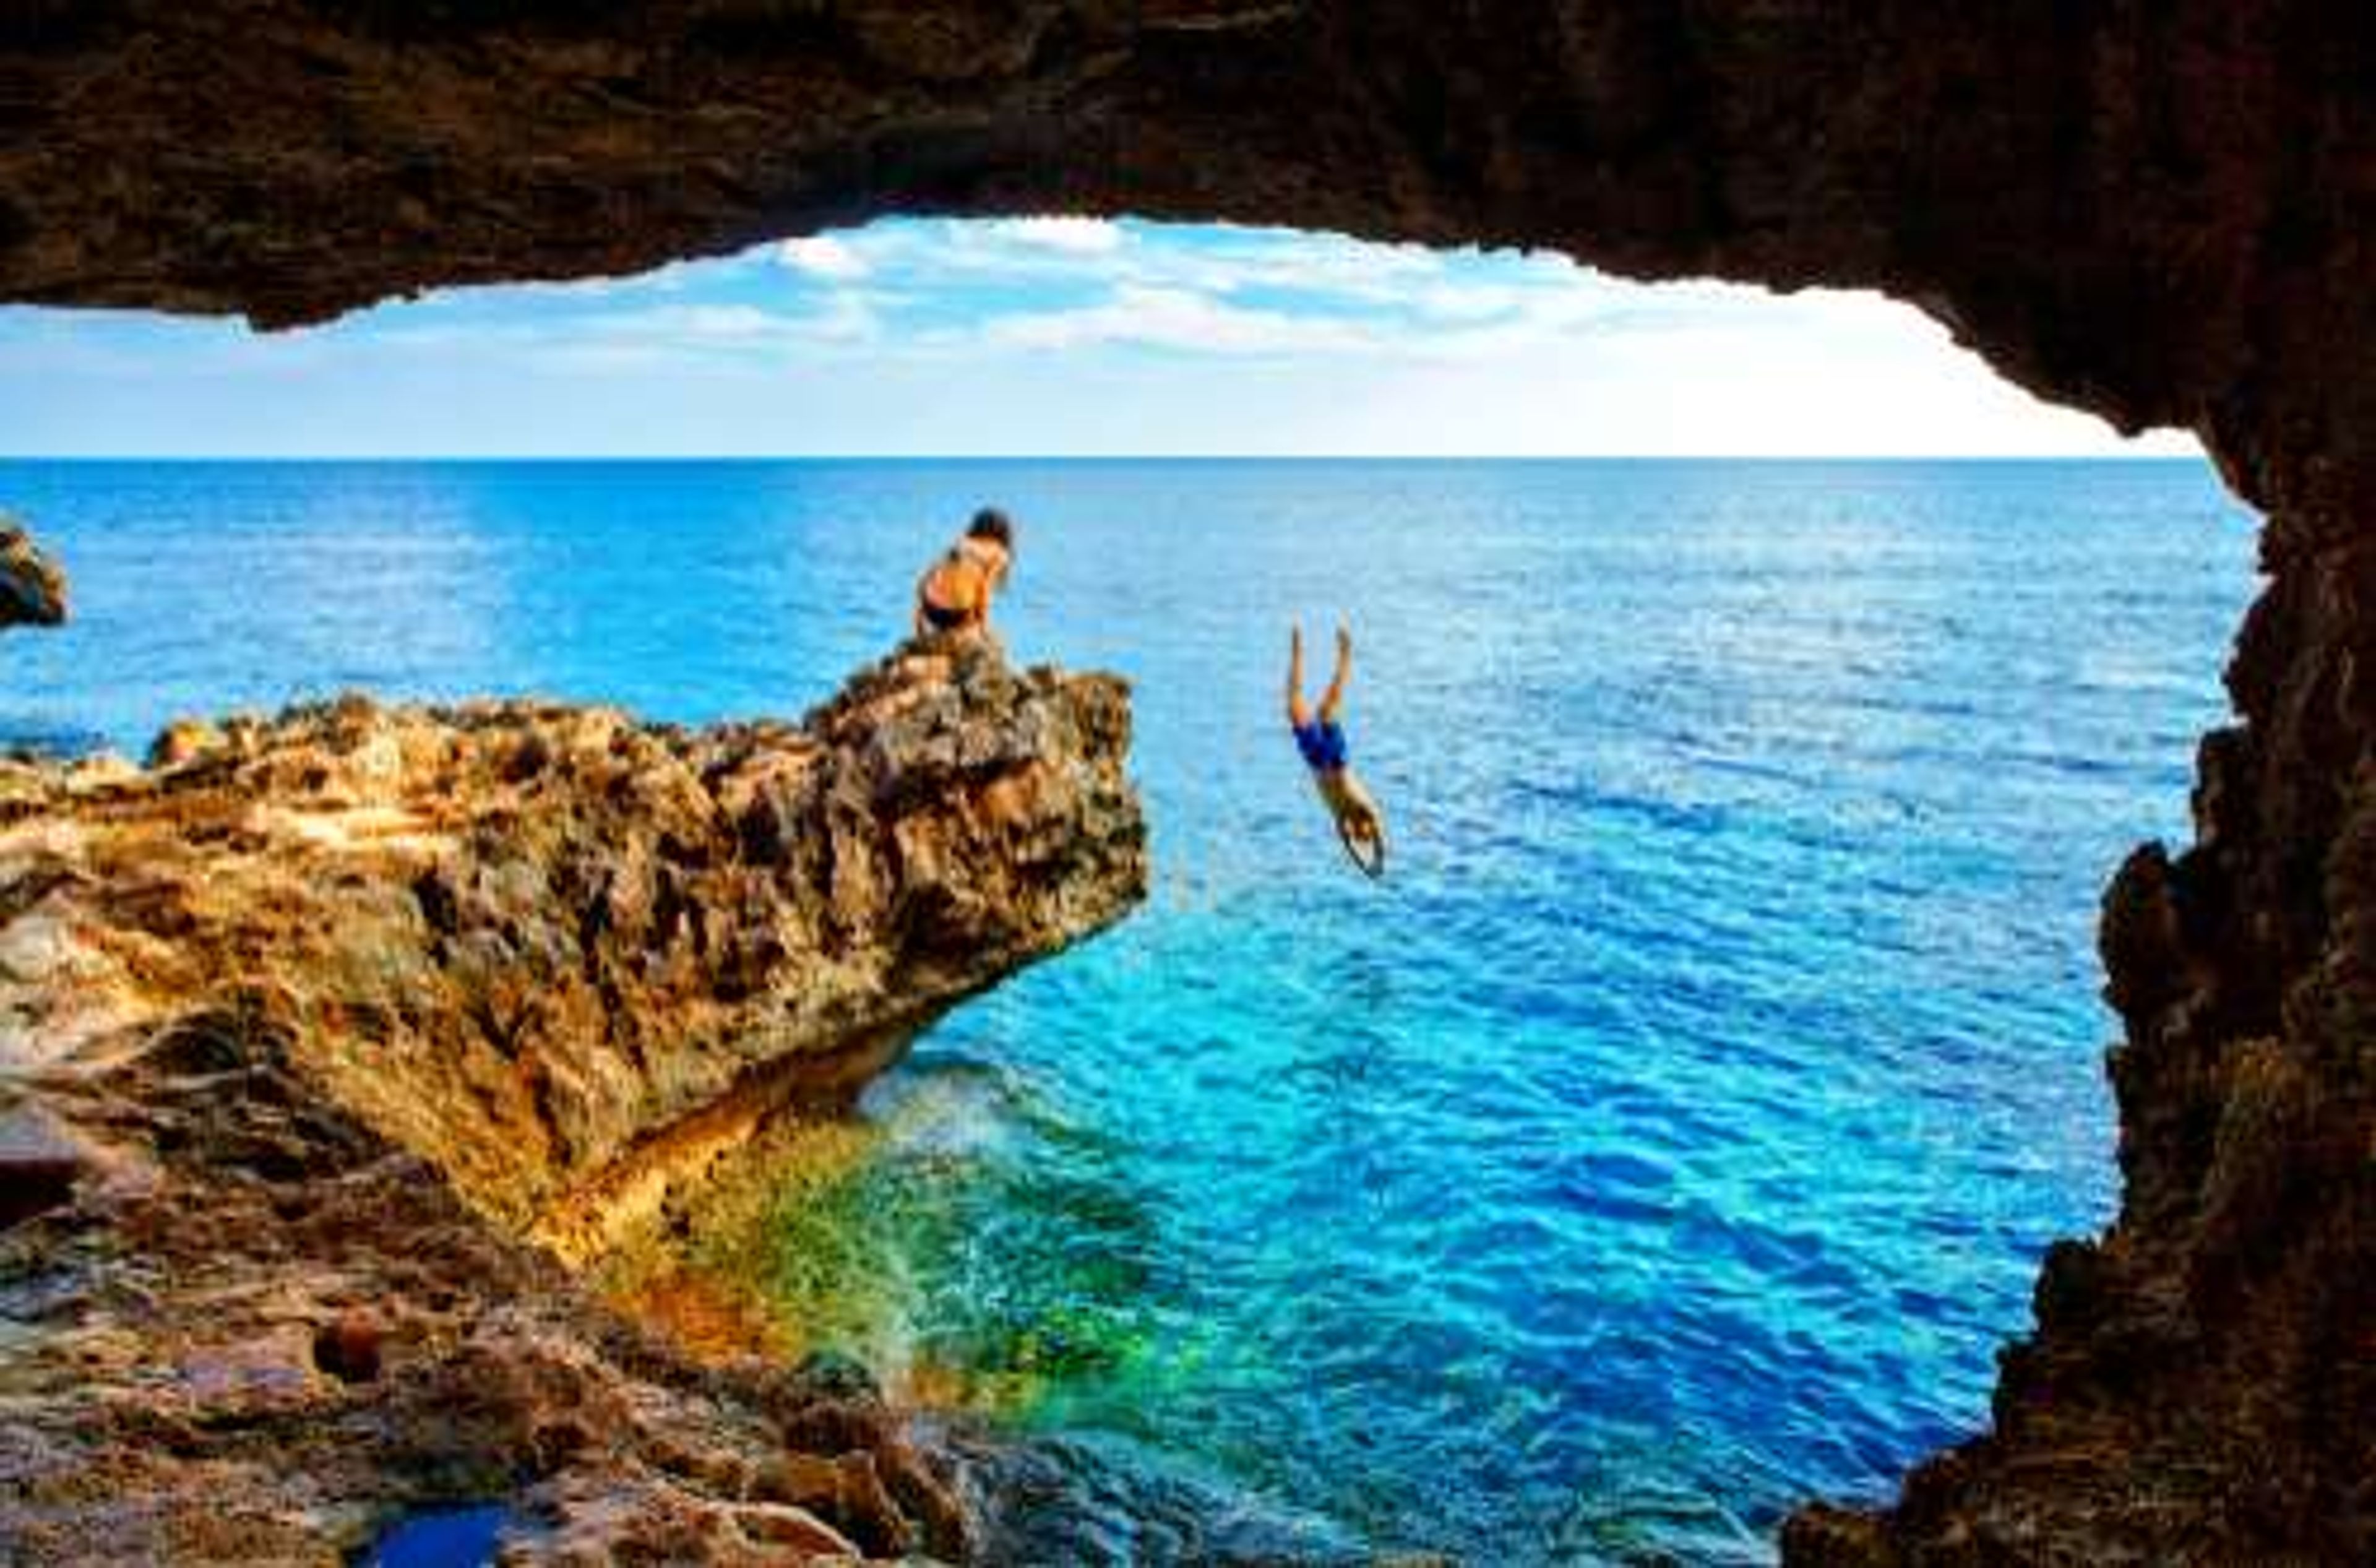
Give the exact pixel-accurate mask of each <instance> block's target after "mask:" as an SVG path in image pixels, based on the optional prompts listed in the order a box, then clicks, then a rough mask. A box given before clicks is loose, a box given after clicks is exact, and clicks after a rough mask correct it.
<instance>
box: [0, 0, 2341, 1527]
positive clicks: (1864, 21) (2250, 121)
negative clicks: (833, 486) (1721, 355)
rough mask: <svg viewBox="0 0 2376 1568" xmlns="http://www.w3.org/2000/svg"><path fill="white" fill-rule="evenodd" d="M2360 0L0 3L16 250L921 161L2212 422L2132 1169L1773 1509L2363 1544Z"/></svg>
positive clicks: (770, 216)
mask: <svg viewBox="0 0 2376 1568" xmlns="http://www.w3.org/2000/svg"><path fill="white" fill-rule="evenodd" d="M2371 18H2376V13H2371V12H2370V11H2369V10H2368V9H2367V8H2366V7H2364V6H2361V7H2353V6H2335V5H2331V4H2325V3H2323V0H2173V3H2171V4H2167V5H2155V6H2147V5H2142V4H2135V3H2107V4H2099V5H2091V6H2052V5H2046V4H2042V3H2034V0H2022V3H2015V4H2007V5H1999V6H1979V7H1973V6H1964V7H1946V6H1936V5H1929V4H1921V3H1918V0H1883V3H1880V4H1874V5H1870V6H1849V7H1843V6H1834V5H1824V4H1818V3H1816V0H1770V3H1766V4H1759V5H1754V6H1749V5H1741V6H1674V5H1669V4H1665V3H1662V0H1601V3H1592V0H1475V3H1472V4H1468V5H1464V6H1442V5H1435V4H1428V3H1426V0H1147V3H1143V4H1137V5H1132V6H1118V5H1107V4H1103V3H1100V0H1018V3H1012V4H1005V3H1002V4H996V5H992V4H987V3H982V4H969V5H955V4H941V5H909V4H897V5H895V4H890V3H888V0H833V3H829V4H827V3H799V4H794V3H790V0H657V3H655V4H652V5H647V6H635V7H613V8H611V9H608V10H594V9H585V8H572V7H566V6H552V5H546V4H539V3H535V0H451V3H446V4H439V5H424V6H405V5H398V4H394V3H385V4H383V3H379V0H241V3H240V4H238V5H236V6H233V5H232V4H231V3H230V0H102V3H77V4H65V3H63V0H45V3H37V4H33V5H30V6H17V7H15V8H13V9H11V10H9V11H8V12H6V14H5V15H0V126H5V128H6V132H7V135H6V137H0V297H8V298H15V299H24V300H47V301H55V302H62V303H63V302H76V303H109V304H149V305H157V306H161V307H164V308H169V309H178V310H197V311H229V310H239V311H245V312H247V313H248V314H249V315H252V316H254V317H255V319H257V320H258V321H260V322H264V323H267V324H283V323H290V322H295V321H302V320H309V319H313V318H315V317H318V316H323V315H329V314H332V313H335V312H337V311H339V310H341V309H345V308H348V307H350V306H353V305H356V304H360V303H364V302H367V301H370V300H373V299H376V298H379V297H382V296H384V295H387V294H393V293H400V292H405V291H411V290H415V289H419V288H422V287H425V286H428V285H431V284H437V283H448V282H463V281H483V280H492V279H513V278H527V277H559V276H575V275H581V274H586V273H590V272H606V271H623V270H627V269H631V268H634V267H642V266H647V265H649V264H652V263H656V262H659V261H661V260H664V259H669V258H671V257H675V256H680V255H697V254H705V253H711V252H717V251H720V250H726V249H731V248H733V247H736V246H739V245H743V244H748V243H750V242H753V241H754V240H757V239H761V238H766V237H769V236H773V235H778V234H784V233H789V232H798V231H802V230H805V229H810V228H814V227H815V226H817V225H820V224H824V223H828V222H839V221H847V220H856V219H860V218H862V217H865V216H868V215H871V214H873V213H878V212H886V211H891V210H911V211H912V210H930V211H943V212H966V213H1001V212H1015V211H1023V210H1032V209H1041V210H1047V209H1053V210H1075V211H1081V210H1086V211H1105V212H1111V211H1135V212H1140V213H1146V214H1151V215H1156V216H1172V217H1194V218H1226V219H1233V220H1243V221H1268V222H1279V223H1290V224H1300V225H1303V226H1306V227H1313V228H1331V229H1339V230H1344V231H1347V232H1355V233H1361V234H1369V235H1374V236H1381V237H1401V238H1408V239H1416V240H1424V241H1431V242H1437V243H1467V242H1484V243H1489V244H1534V245H1544V246H1551V247H1556V248H1558V249H1561V250H1563V251H1566V252H1568V253H1570V254H1572V255H1576V256H1578V257H1580V258H1583V259H1585V260H1588V261H1592V262H1596V263H1598V264H1600V265H1602V266H1604V267H1611V268H1613V269H1616V270H1619V271H1622V272H1626V273H1631V274H1635V275H1650V276H1674V275H1682V274H1705V275H1717V276H1722V277H1729V278H1736V279H1747V280H1752V281H1759V282H1765V283H1769V284H1773V285H1776V286H1781V287H1798V286H1802V285H1807V284H1814V283H1825V284H1835V285H1840V286H1847V287H1868V288H1876V289H1882V290H1885V291H1889V292H1891V293H1894V294H1896V295H1898V296H1899V297H1901V298H1905V299H1908V300H1911V301H1913V302H1915V303H1918V304H1919V305H1920V306H1921V307H1922V308H1923V309H1925V310H1927V311H1929V312H1930V313H1931V315H1934V316H1936V317H1937V318H1938V319H1939V320H1941V321H1942V322H1944V323H1945V324H1947V325H1948V326H1949V327H1951V328H1952V329H1953V330H1954V333H1955V335H1956V336H1957V338H1958V339H1960V340H1961V341H1963V342H1964V343H1966V344H1967V345H1969V346H1971V347H1973V348H1974V349H1976V350H1978V351H1980V352H1981V353H1983V354H1984V355H1986V356H1987V357H1988V358H1989V360H1990V362H1991V363H1993V364H1994V365H1995V366H1996V367H1997V368H1998V369H1999V370H2000V371H2002V373H2004V374H2006V375H2008V376H2010V377H2012V378H2013V379H2014V380H2015V381H2017V382H2019V383H2021V384H2022V385H2024V386H2028V387H2030V388H2032V389H2033V390H2036V391H2037V392H2039V393H2041V394H2043V395H2046V396H2049V397H2052V398H2060V399H2061V400H2063V401H2066V402H2070V403H2074V404H2077V405H2079V406H2082V407H2085V408H2088V409H2093V410H2097V411H2099V412H2101V413H2103V414H2105V415H2106V416H2108V417H2109V418H2110V419H2111V420H2113V421H2114V422H2116V423H2118V424H2120V425H2121V426H2122V427H2124V428H2135V427H2138V426H2141V425H2145V424H2152V423H2167V424H2176V425H2182V426H2185V427H2188V428H2191V429H2192V430H2194V431H2195V432H2196V433H2198V434H2200V435H2201V436H2202V437H2203V438H2204V443H2205V445H2206V446H2207V447H2208V448H2209V450H2210V451H2211V453H2212V454H2213V456H2214V457H2215V459H2216V461H2217V462H2218V463H2219V465H2220V467H2221V469H2222V471H2223V473H2225V474H2226V476H2227V477H2228V481H2229V482H2230V483H2231V484H2233V485H2234V486H2235V487H2236V489H2237V490H2238V492H2239V493H2240V494H2241V495H2243V497H2244V498H2245V499H2246V500H2248V501H2250V502H2251V503H2252V504H2253V505H2257V506H2259V507H2261V508H2262V509H2263V511H2265V512H2266V514H2267V516H2268V526H2267V531H2266V535H2265V540H2264V549H2263V560H2264V564H2265V566H2266V568H2267V570H2268V572H2269V574H2270V583H2269V586H2268V588H2267V590H2266V592H2265V594H2264V595H2263V599H2262V600H2261V602H2260V604H2259V606H2258V607H2257V608H2256V609H2255V610H2254V611H2253V612H2252V615H2251V620H2250V622H2249V624H2247V626H2246V628H2245V631H2244V636H2243V642H2242V647H2241V648H2240V650H2239V654H2238V657H2237V659H2236V661H2235V664H2234V666H2233V668H2232V669H2231V671H2230V676H2229V689H2230V691H2231V692H2232V694H2233V695H2234V698H2235V702H2236V706H2237V709H2238V713H2239V723H2238V724H2237V725H2236V726H2235V727H2234V728H2232V729H2229V730H2226V731H2221V732H2220V733H2218V734H2216V735H2215V736H2213V737H2211V738H2210V739H2209V740H2207V741H2206V742H2205V743H2204V751H2203V759H2202V780H2201V784H2200V786H2199V788H2198V790H2197V795H2196V805H2197V819H2198V830H2197V842H2196V843H2195V845H2194V846H2193V847H2192V849H2187V850H2185V851H2184V852H2183V853H2180V854H2179V855H2176V856H2174V857H2173V856H2171V855H2169V854H2168V853H2167V852H2165V851H2159V850H2147V851H2144V852H2143V853H2142V854H2141V855H2139V856H2138V857H2137V858H2135V859H2132V861H2131V862H2130V864H2129V866H2128V867H2127V869H2125V870H2124V871H2123V873H2121V878H2120V880H2119V882H2118V883H2117V885H2115V887H2114V889H2113V892H2112V894H2111V896H2110V897H2109V900H2108V908H2107V919H2106V922H2105V932H2104V935H2105V950H2106V958H2107V964H2108V968H2109V975H2110V994H2111V995H2112V997H2113V999H2114V1001H2115V1002H2116V1004H2118V1005H2119V1007H2120V1009H2121V1013H2122V1015H2123V1017H2124V1019H2125V1021H2126V1026H2127V1034H2128V1039H2127V1042H2126V1044H2124V1045H2123V1046H2122V1047H2121V1049H2120V1051H2118V1052H2117V1053H2116V1055H2115V1057H2114V1079H2115V1084H2116V1087H2117V1088H2118V1090H2119V1094H2120V1098H2121V1111H2122V1120H2123V1134H2122V1146H2121V1158H2122V1165H2123V1169H2124V1170H2125V1172H2126V1175H2127V1189H2126V1192H2125V1194H2124V1197H2123V1203H2122V1209H2121V1217H2120V1219H2119V1221H2118V1222H2117V1224H2116V1225H2115V1226H2114V1228H2113V1229H2112V1231H2111V1232H2110V1234H2109V1236H2108V1237H2107V1238H2105V1239H2104V1241H2102V1242H2101V1243H2100V1244H2092V1245H2091V1244H2074V1245H2073V1246H2069V1247H2065V1248H2062V1249H2060V1250H2059V1251H2058V1252H2057V1253H2056V1255H2055V1258H2054V1260H2053V1261H2052V1263H2051V1264H2050V1265H2049V1268H2048V1269H2047V1271H2046V1274H2045V1277H2044V1278H2043V1279H2042V1280H2041V1284H2040V1289H2039V1320H2040V1321H2039V1329H2038V1332H2037V1336H2036V1337H2035V1338H2034V1339H2033V1340H2032V1341H2030V1342H2029V1343H2028V1344H2026V1346H2024V1347H2022V1348H2018V1349H2017V1350H2015V1351H2014V1352H2013V1353H2011V1354H2010V1355H2009V1357H2008V1360H2007V1366H2006V1374H2005V1380H2004V1384H2003V1386H2002V1390H2001V1397H2000V1400H1999V1411H1998V1415H1999V1428H2000V1430H1999V1432H1998V1434H1997V1435H1996V1436H1995V1437H1994V1438H1993V1439H1991V1440H1990V1441H1989V1442H1986V1443H1978V1444H1976V1445H1973V1446H1971V1447H1969V1448H1967V1449H1966V1450H1964V1451H1962V1452H1961V1453H1959V1454H1958V1455H1955V1456H1954V1457H1953V1458H1950V1459H1948V1460H1944V1461H1942V1462H1941V1463H1939V1464H1936V1465H1933V1466H1931V1467H1927V1468H1925V1469H1924V1470H1923V1471H1922V1472H1920V1473H1919V1475H1918V1477H1917V1478H1916V1479H1915V1480H1914V1482H1913V1484H1912V1487H1911V1489H1910V1491H1909V1492H1908V1496H1907V1503H1906V1506H1905V1507H1904V1508H1902V1509H1901V1510H1900V1511H1899V1512H1898V1513H1896V1514H1895V1515H1893V1516H1891V1517H1890V1518H1889V1519H1887V1520H1885V1521H1881V1522H1874V1521H1859V1520H1853V1519H1849V1518H1847V1517H1846V1516H1843V1515H1833V1514H1816V1515H1808V1516H1807V1517H1806V1518H1804V1519H1803V1520H1802V1521H1801V1522H1800V1526H1799V1527H1797V1528H1796V1529H1794V1530H1793V1531H1792V1532H1791V1533H1790V1534H1789V1535H1788V1538H1787V1544H1788V1549H1789V1550H1790V1551H1791V1552H1792V1553H1794V1554H1796V1555H1800V1556H1803V1557H1807V1558H1809V1559H1812V1558H1815V1557H1818V1556H1827V1557H1830V1558H1833V1559H1835V1560H1837V1559H1858V1560H1862V1559H1882V1558H1885V1557H1887V1556H1890V1555H1892V1554H1909V1553H1910V1554H1922V1553H1930V1554H1935V1555H1938V1556H1942V1557H1944V1558H1950V1559H1953V1558H1957V1557H1966V1558H1978V1557H1985V1556H1987V1555H1989V1554H1990V1553H1991V1552H2011V1553H2016V1554H2021V1555H2060V1556H2062V1557H2065V1558H2068V1559H2072V1560H2093V1559H2096V1558H2097V1557H2108V1558H2109V1557H2117V1556H2121V1555H2129V1556H2134V1555H2138V1554H2144V1555H2146V1556H2153V1557H2169V1556H2172V1555H2186V1554H2190V1553H2204V1552H2207V1553H2210V1554H2212V1555H2216V1556H2229V1557H2237V1558H2250V1557H2257V1556H2265V1555H2268V1554H2270V1553H2273V1552H2274V1553H2287V1552H2289V1553H2293V1554H2296V1555H2332V1554H2335V1553H2338V1552H2340V1553H2341V1554H2343V1555H2345V1556H2346V1557H2353V1558H2356V1559H2357V1560H2359V1561H2365V1560H2367V1559H2368V1557H2369V1556H2370V1555H2371V1550H2370V1533H2371V1531H2376V1523H2371V1520H2376V1504H2371V1503H2370V1498H2369V1495H2368V1491H2367V1487H2368V1481H2367V1478H2368V1477H2369V1476H2370V1475H2371V1474H2376V1463H2371V1455H2370V1448H2369V1443H2370V1437H2369V1434H2370V1432H2371V1431H2376V1420H2370V1419H2368V1417H2367V1412H2369V1411H2370V1410H2371V1409H2376V1374H2372V1373H2371V1371H2370V1365H2371V1360H2376V1350H2371V1346H2376V1324H2371V1311H2376V1308H2372V1307H2371V1301H2376V1291H2370V1290H2369V1289H2365V1288H2364V1286H2362V1287H2360V1288H2358V1289H2354V1288H2353V1286H2354V1283H2355V1282H2358V1281H2364V1280H2366V1279H2368V1278H2370V1277H2376V1270H2371V1268H2370V1246H2371V1244H2376V1243H2372V1242H2371V1238H2376V1159H2371V1158H2370V1152H2369V1151H2370V1148H2371V1147H2376V1113H2371V1087H2370V1086H2371V1082H2376V1028H2371V1027H2370V1021H2371V1018H2376V954H2371V944H2372V943H2376V916H2371V913H2370V901H2371V898H2376V864H2371V855H2372V854H2376V851H2371V849H2370V845H2371V842H2376V674H2371V671H2376V527H2371V518H2376V353H2371V352H2370V344H2371V339H2376V334H2371V330H2370V328H2371V324H2376V289H2371V288H2370V287H2369V279H2370V276H2371V273H2376V253H2371V247H2370V216H2371V214H2376V94H2371V93H2370V91H2369V90H2368V83H2369V82H2370V81H2371V80H2376V19H2371ZM233 28H235V29H236V33H235V36H236V37H237V38H238V40H239V46H238V47H237V48H236V49H226V48H224V47H223V46H222V42H221V41H222V40H223V39H225V38H226V37H230V36H234V34H233V33H232V31H231V30H232V29H233ZM585 1088H586V1092H587V1094H588V1104H594V1103H608V1102H607V1101H605V1100H603V1094H604V1093H605V1091H604V1089H603V1088H602V1087H601V1086H600V1085H597V1086H587V1087H585ZM564 1120H565V1119H564ZM556 1124H559V1123H556ZM572 1125H576V1124H575V1123H572ZM600 1125H601V1123H600V1119H599V1118H597V1119H596V1120H595V1121H594V1122H593V1123H591V1124H590V1125H588V1126H587V1127H585V1128H582V1129H581V1131H583V1132H585V1133H587V1134H589V1135H591V1136H592V1137H593V1138H594V1141H595V1143H596V1144H597V1145H599V1144H600ZM572 1135H573V1136H574V1135H576V1134H572Z"/></svg>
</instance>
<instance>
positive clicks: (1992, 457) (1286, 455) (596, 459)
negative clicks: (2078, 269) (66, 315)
mask: <svg viewBox="0 0 2376 1568" xmlns="http://www.w3.org/2000/svg"><path fill="white" fill-rule="evenodd" d="M2209 460H2210V458H2209V456H2208V455H2207V454H2205V453H2203V452H2192V453H2187V452H1563V453H1562V452H1392V453H1386V452H619V453H605V452H38V453H37V452H0V463H618V464H627V463H2207V462H2208V461H2209Z"/></svg>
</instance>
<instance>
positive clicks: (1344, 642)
mask: <svg viewBox="0 0 2376 1568" xmlns="http://www.w3.org/2000/svg"><path fill="white" fill-rule="evenodd" d="M1352 675H1353V634H1352V633H1350V632H1348V631H1347V630H1346V629H1345V628H1344V627H1342V626H1339V627H1337V673H1336V674H1335V675H1334V676H1333V677H1331V678H1330V680H1329V682H1328V691H1327V694H1326V695H1324V696H1322V697H1321V699H1320V722H1322V723H1323V724H1334V723H1336V722H1337V713H1338V712H1339V711H1340V710H1342V709H1343V707H1344V706H1345V683H1346V682H1347V681H1348V680H1350V679H1351V678H1352Z"/></svg>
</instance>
